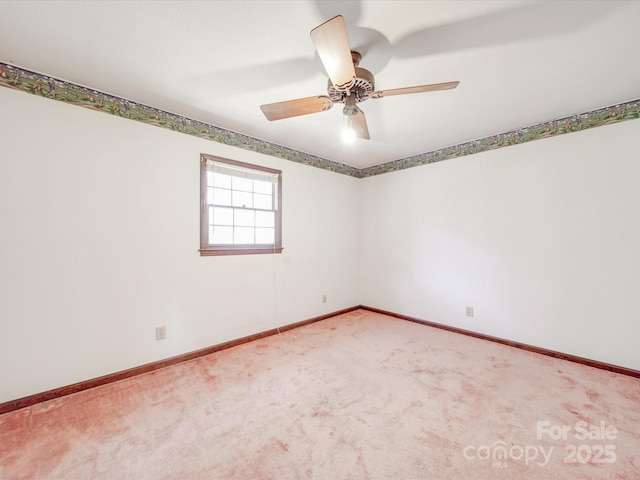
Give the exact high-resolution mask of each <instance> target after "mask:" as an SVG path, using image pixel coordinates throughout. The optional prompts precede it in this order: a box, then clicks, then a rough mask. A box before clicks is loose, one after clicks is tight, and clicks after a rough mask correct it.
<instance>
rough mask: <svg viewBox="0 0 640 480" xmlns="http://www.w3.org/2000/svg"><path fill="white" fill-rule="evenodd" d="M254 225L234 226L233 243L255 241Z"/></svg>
mask: <svg viewBox="0 0 640 480" xmlns="http://www.w3.org/2000/svg"><path fill="white" fill-rule="evenodd" d="M253 231H254V229H253V227H233V243H235V244H238V243H249V244H251V243H253V237H254V235H253Z"/></svg>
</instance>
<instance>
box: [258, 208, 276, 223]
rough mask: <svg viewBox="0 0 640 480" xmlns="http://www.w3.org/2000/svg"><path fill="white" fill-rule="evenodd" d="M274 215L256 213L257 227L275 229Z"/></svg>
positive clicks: (270, 213) (271, 213)
mask: <svg viewBox="0 0 640 480" xmlns="http://www.w3.org/2000/svg"><path fill="white" fill-rule="evenodd" d="M273 226H274V213H273V212H261V211H259V210H257V211H256V227H273Z"/></svg>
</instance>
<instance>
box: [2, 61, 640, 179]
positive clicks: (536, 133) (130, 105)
mask: <svg viewBox="0 0 640 480" xmlns="http://www.w3.org/2000/svg"><path fill="white" fill-rule="evenodd" d="M0 86H4V87H9V88H14V89H17V90H22V91H24V92H28V93H31V94H34V95H39V96H41V97H45V98H50V99H55V100H59V101H62V102H66V103H70V104H72V105H78V106H81V107H85V108H90V109H93V110H98V111H101V112H106V113H109V114H111V115H117V116H119V117H123V118H129V119H131V120H137V121H139V122H144V123H147V124H150V125H156V126H159V127H163V128H168V129H170V130H174V131H177V132H181V133H185V134H188V135H194V136H196V137H200V138H204V139H207V140H212V141H214V142H218V143H223V144H226V145H231V146H234V147H238V148H243V149H245V150H251V151H254V152H258V153H263V154H266V155H271V156H273V157H278V158H282V159H285V160H290V161H292V162H297V163H301V164H304V165H310V166H313V167H317V168H322V169H324V170H329V171H332V172H336V173H342V174H344V175H349V176H352V177H356V178H364V177H370V176H374V175H380V174H383V173H389V172H395V171H398V170H404V169H406V168H411V167H417V166H420V165H426V164H429V163H435V162H440V161H443V160H450V159H452V158H457V157H461V156H464V155H472V154H474V153H480V152H485V151H488V150H495V149H497V148H503V147H508V146H511V145H517V144H520V143H525V142H530V141H532V140H539V139H542V138H548V137H553V136H556V135H562V134H565V133H571V132H577V131H581V130H586V129H587V128H593V127H600V126H603V125H609V124H611V123H616V122H621V121H624V120H631V119H635V118H640V99H639V100H633V101H630V102H626V103H621V104H618V105H613V106H610V107H605V108H601V109H598V110H593V111H590V112H586V113H581V114H577V115H572V116H569V117H565V118H561V119H558V120H552V121H549V122H544V123H539V124H537V125H532V126H529V127H524V128H519V129H517V130H513V131H511V132H507V133H500V134H497V135H492V136H489V137H485V138H481V139H479V140H473V141H471V142H466V143H462V144H460V145H454V146H451V147H446V148H442V149H438V150H434V151H432V152H427V153H421V154H418V155H413V156H411V157H405V158H401V159H398V160H393V161H391V162H386V163H383V164H380V165H374V166H372V167H366V168H362V169H358V168H355V167H351V166H349V165H346V164H343V163H338V162H334V161H332V160H328V159H325V158H321V157H317V156H315V155H311V154H308V153H304V152H300V151H298V150H294V149H292V148H288V147H284V146H282V145H277V144H274V143H270V142H267V141H264V140H259V139H257V138H253V137H250V136H248V135H243V134H241V133H237V132H233V131H230V130H225V129H224V128H220V127H216V126H214V125H210V124H208V123H204V122H200V121H197V120H192V119H190V118H187V117H183V116H181V115H177V114H174V113H169V112H165V111H163V110H159V109H157V108H153V107H149V106H147V105H142V104H140V103H136V102H133V101H131V100H127V99H124V98H120V97H117V96H114V95H109V94H106V93H103V92H100V91H97V90H93V89H90V88H87V87H82V86H80V85H76V84H74V83H71V82H66V81H63V80H59V79H56V78H53V77H50V76H47V75H43V74H40V73H35V72H31V71H29V70H25V69H23V68H20V67H16V66H13V65H8V64H6V63H3V62H0Z"/></svg>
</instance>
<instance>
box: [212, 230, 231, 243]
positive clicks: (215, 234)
mask: <svg viewBox="0 0 640 480" xmlns="http://www.w3.org/2000/svg"><path fill="white" fill-rule="evenodd" d="M209 243H210V244H212V245H231V244H232V243H233V227H209Z"/></svg>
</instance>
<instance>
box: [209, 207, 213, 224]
mask: <svg viewBox="0 0 640 480" xmlns="http://www.w3.org/2000/svg"><path fill="white" fill-rule="evenodd" d="M209 225H213V207H211V206H209Z"/></svg>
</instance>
